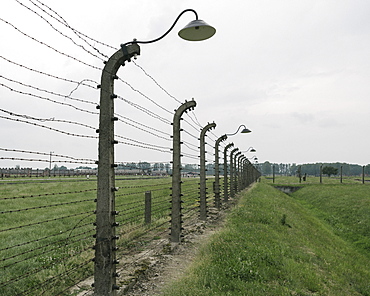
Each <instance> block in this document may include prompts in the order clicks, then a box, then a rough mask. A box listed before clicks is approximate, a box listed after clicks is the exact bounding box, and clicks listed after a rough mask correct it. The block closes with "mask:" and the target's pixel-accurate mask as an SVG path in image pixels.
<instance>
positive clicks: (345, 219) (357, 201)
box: [292, 184, 370, 256]
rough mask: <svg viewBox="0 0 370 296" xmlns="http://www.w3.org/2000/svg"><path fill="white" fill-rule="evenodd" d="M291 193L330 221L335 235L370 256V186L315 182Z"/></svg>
mask: <svg viewBox="0 0 370 296" xmlns="http://www.w3.org/2000/svg"><path fill="white" fill-rule="evenodd" d="M292 196H293V197H294V198H295V199H297V200H299V201H300V202H301V203H302V205H304V206H305V207H307V208H309V209H311V212H312V213H313V214H314V215H315V216H317V217H318V218H319V219H321V220H323V221H325V222H326V223H328V224H329V225H330V226H331V229H332V231H333V232H334V233H335V234H336V235H338V236H340V237H342V238H343V239H345V240H347V241H349V242H351V243H352V244H353V245H354V246H356V247H357V248H358V250H360V251H362V252H363V253H364V254H366V255H368V256H370V228H369V225H370V187H369V185H367V184H351V185H345V186H343V185H340V184H339V185H312V186H307V187H303V188H302V189H300V190H298V191H296V192H295V193H294V194H293V195H292Z"/></svg>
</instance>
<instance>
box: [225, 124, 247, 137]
mask: <svg viewBox="0 0 370 296" xmlns="http://www.w3.org/2000/svg"><path fill="white" fill-rule="evenodd" d="M242 127H244V128H243V129H242V131H241V132H240V133H241V134H247V133H250V132H252V131H251V130H250V129H249V128H247V127H246V126H245V125H244V124H242V125H240V126H239V127H238V129H237V131H236V132H235V133H233V134H226V135H227V136H234V135H236V134H237V133H238V132H239V130H240V128H242Z"/></svg>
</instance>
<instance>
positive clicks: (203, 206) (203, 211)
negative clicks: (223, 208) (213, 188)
mask: <svg viewBox="0 0 370 296" xmlns="http://www.w3.org/2000/svg"><path fill="white" fill-rule="evenodd" d="M215 127H216V124H215V123H214V122H212V123H208V124H207V125H206V126H205V127H204V128H202V130H201V132H200V138H199V140H200V147H199V148H200V174H199V176H200V181H199V208H200V215H199V219H200V220H203V221H205V220H207V179H206V150H205V146H206V141H205V137H206V133H207V132H208V131H209V130H211V129H213V128H215Z"/></svg>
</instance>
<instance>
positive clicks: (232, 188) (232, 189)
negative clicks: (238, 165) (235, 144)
mask: <svg viewBox="0 0 370 296" xmlns="http://www.w3.org/2000/svg"><path fill="white" fill-rule="evenodd" d="M238 150H239V148H235V149H233V150H231V152H230V196H231V197H234V196H235V183H234V182H235V177H234V175H235V161H234V153H235V152H237V151H238Z"/></svg>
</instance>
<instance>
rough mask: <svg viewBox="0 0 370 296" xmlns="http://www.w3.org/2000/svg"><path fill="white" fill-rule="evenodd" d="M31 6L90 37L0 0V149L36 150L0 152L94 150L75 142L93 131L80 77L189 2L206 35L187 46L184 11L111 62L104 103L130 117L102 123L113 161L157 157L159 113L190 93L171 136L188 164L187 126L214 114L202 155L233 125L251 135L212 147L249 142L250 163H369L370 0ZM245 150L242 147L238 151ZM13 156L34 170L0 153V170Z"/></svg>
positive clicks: (192, 139) (161, 130) (166, 128)
mask: <svg viewBox="0 0 370 296" xmlns="http://www.w3.org/2000/svg"><path fill="white" fill-rule="evenodd" d="M33 2H34V3H35V4H37V5H39V6H40V7H41V8H43V9H44V10H45V11H47V12H49V13H50V14H51V15H53V16H54V17H55V18H57V19H59V20H61V21H62V22H64V21H65V22H67V23H68V25H69V26H70V27H72V28H74V29H75V30H77V31H79V32H81V33H84V34H86V35H87V36H89V37H91V38H93V39H94V41H92V40H91V39H87V40H88V42H89V44H90V45H87V43H85V42H84V41H83V40H82V38H79V37H78V36H77V35H76V34H74V33H73V31H72V30H71V29H69V28H67V27H65V26H63V25H62V24H61V23H60V22H57V21H56V20H55V19H53V18H51V17H50V16H49V15H47V14H45V12H43V11H42V10H40V9H39V8H37V7H36V6H35V5H34V4H32V2H31V1H27V0H19V1H15V0H3V1H1V9H0V18H1V20H0V37H1V46H0V56H1V59H0V69H1V72H0V76H1V77H0V102H1V104H0V109H1V111H0V116H1V117H0V124H1V128H0V138H1V145H0V148H2V149H10V150H22V151H33V152H39V153H41V154H39V155H36V154H26V153H19V152H15V151H4V150H0V155H1V157H3V158H8V157H15V158H17V157H18V158H22V159H25V158H32V159H44V160H47V159H48V156H47V155H46V154H47V153H50V152H51V151H52V152H53V155H54V154H55V155H64V156H69V157H73V158H76V159H82V158H83V159H85V158H86V159H91V160H94V159H97V143H98V142H97V139H95V138H89V137H96V136H97V134H96V133H95V130H93V129H91V128H89V127H84V126H81V124H84V125H88V126H91V127H94V128H98V124H99V123H98V120H99V118H98V115H96V114H92V113H94V112H97V111H98V110H96V109H95V105H96V104H98V102H99V90H98V89H94V88H93V87H96V84H97V83H99V81H100V75H101V68H103V66H104V64H103V60H107V58H108V57H109V56H111V55H112V54H113V53H114V52H115V51H116V50H117V49H118V48H119V45H120V44H121V43H124V42H127V41H130V40H132V39H133V38H137V39H138V40H151V39H154V38H157V37H159V36H160V35H162V34H163V33H164V32H165V31H166V30H167V29H168V28H169V27H170V26H171V25H172V23H173V21H174V20H175V18H176V17H177V16H178V14H179V13H180V12H181V11H182V10H184V9H187V8H192V9H195V10H196V11H197V12H198V15H199V18H200V19H202V20H204V21H206V22H207V23H209V24H210V25H212V26H214V27H215V28H216V30H217V32H216V34H215V35H214V36H213V37H212V38H211V39H209V40H205V41H200V42H188V41H185V40H182V39H180V38H179V37H178V35H177V32H178V31H179V30H180V29H181V28H182V27H184V26H185V25H186V24H187V23H188V22H190V21H191V20H193V19H194V15H193V14H192V13H190V12H188V13H186V14H184V15H183V17H182V18H181V19H180V20H179V22H178V24H177V25H176V27H175V29H174V30H173V31H172V32H171V33H170V34H169V35H168V36H166V37H165V38H164V39H163V40H161V41H158V42H156V43H153V44H143V45H140V47H141V55H140V56H139V57H138V59H137V60H136V61H135V63H136V64H134V63H129V64H126V66H124V67H121V68H120V70H119V71H118V76H119V77H120V78H121V79H122V80H123V81H124V82H122V81H117V82H116V93H117V94H118V95H119V96H120V97H121V99H118V100H117V103H116V107H115V110H116V112H117V113H118V114H119V115H121V116H124V117H128V118H129V122H131V125H130V124H125V123H123V122H118V123H117V124H116V126H115V130H116V133H117V134H118V135H120V137H121V138H119V140H120V141H123V142H129V143H131V145H125V144H121V145H118V146H117V151H116V160H117V161H149V162H154V161H163V162H165V161H170V160H171V154H170V153H165V152H163V151H158V149H159V150H165V149H167V148H169V147H171V141H170V140H169V139H168V138H169V136H170V134H171V133H172V127H171V125H170V124H169V123H168V122H167V121H169V122H170V121H171V120H172V118H173V111H174V109H176V108H178V107H179V106H180V102H185V100H191V99H192V98H194V100H195V101H196V103H197V106H196V108H195V110H194V111H192V112H189V115H186V116H184V119H185V121H186V122H184V128H185V129H186V131H187V132H184V133H183V137H184V140H185V141H186V142H187V143H188V144H187V146H186V147H184V150H186V149H187V150H186V153H187V155H190V154H191V155H192V157H188V158H187V159H186V160H184V161H185V162H190V163H192V162H194V163H196V162H197V160H196V157H197V152H196V151H194V145H195V146H196V145H198V141H197V139H196V138H197V137H198V136H199V133H200V127H199V126H205V125H206V124H207V123H208V122H213V121H214V122H215V123H216V125H217V126H216V128H215V129H214V130H212V133H209V137H208V139H207V143H208V144H209V145H208V148H207V151H208V152H209V153H208V157H207V158H208V159H209V161H211V160H212V157H213V156H212V148H211V146H213V145H214V140H215V139H216V138H217V137H219V136H221V135H223V134H225V133H229V134H230V133H234V132H235V131H236V129H237V128H238V127H239V126H240V125H241V124H245V125H246V126H247V127H248V128H249V129H250V130H252V133H250V134H238V135H235V136H233V137H229V139H228V140H227V141H226V142H225V143H223V145H222V147H221V151H222V148H223V147H224V146H225V145H226V144H227V143H230V142H233V143H234V145H235V147H238V148H239V149H240V150H247V149H248V148H249V147H250V146H253V147H254V148H255V149H256V150H257V152H256V156H257V157H258V160H259V162H264V161H270V162H275V163H298V164H299V163H315V162H347V163H354V164H360V165H366V164H368V163H370V161H369V159H370V139H369V129H370V99H369V95H370V54H369V53H370V17H369V16H370V1H367V0H341V1H338V0H330V1H329V0H291V1H287V0H281V1H276V0H258V1H256V0H255V1H245V0H240V1H239V0H229V1H218V0H212V1H210V0H203V1H199V0H197V1H192V0H189V1H171V0H156V1H152V0H151V1H150V0H147V1H144V0H136V1H122V0H105V1H96V0H74V1H70V0H64V1H52V0H43V1H42V2H39V1H37V0H33ZM19 3H23V4H24V5H26V6H28V7H29V8H30V9H32V10H33V11H34V12H37V13H38V14H39V15H37V14H35V13H34V12H33V11H32V10H30V9H27V8H26V7H24V6H22V5H20V4H19ZM40 3H43V4H46V5H47V6H44V5H41V4H40ZM48 7H49V8H51V9H53V11H54V12H52V11H51V10H49V8H48ZM55 12H57V13H58V14H55ZM42 17H43V18H42ZM60 17H63V19H61V18H60ZM45 20H47V21H48V22H46V21H45ZM50 24H51V25H53V27H54V28H53V27H51V26H50ZM15 28H17V29H18V30H17V29H15ZM19 30H20V31H22V32H23V33H21V32H19ZM56 30H59V31H60V32H61V33H63V34H64V36H63V35H61V34H60V33H58V32H57V31H56ZM25 34H27V35H29V36H32V37H33V38H34V39H36V40H38V41H40V42H37V41H35V40H33V39H31V38H29V37H27V36H25ZM66 36H67V37H66ZM80 36H81V35H80ZM84 38H85V37H84ZM85 39H86V38H85ZM71 40H73V41H74V43H73V42H72V41H71ZM100 42H102V43H104V44H107V45H109V46H112V47H108V46H105V45H102V44H100ZM75 43H76V44H78V45H76V44H75ZM45 44H47V45H49V46H50V47H52V48H54V49H57V50H58V51H59V52H61V53H64V54H65V55H62V54H61V53H57V52H56V51H55V50H53V49H51V48H50V47H47V46H45ZM82 46H84V48H85V49H86V50H84V49H82ZM95 48H96V49H98V50H99V51H97V50H95ZM87 50H88V51H89V52H90V53H88V52H87ZM102 54H103V55H102ZM67 55H68V56H70V57H68V56H67ZM71 57H74V58H75V59H72V58H71ZM76 59H78V61H77V60H76ZM81 62H84V63H86V64H87V65H86V64H83V63H81ZM15 63H17V64H18V65H16V64H15ZM19 65H23V66H25V67H27V68H24V67H21V66H19ZM139 66H140V67H139ZM30 69H33V70H37V71H41V72H44V73H47V74H49V75H44V74H39V73H37V72H35V71H32V70H30ZM142 69H144V70H145V71H146V73H148V74H149V75H150V77H149V76H148V75H146V74H145V73H144V72H143V70H142ZM51 75H54V76H58V77H62V78H65V79H68V80H72V81H77V82H81V81H84V83H85V84H88V85H90V86H93V87H88V86H84V85H81V86H79V87H78V88H77V89H76V90H75V88H76V87H77V84H76V83H74V82H66V81H63V80H61V79H56V78H53V77H51ZM151 77H152V78H154V79H155V81H156V82H157V83H158V84H159V85H160V86H161V88H160V87H159V86H158V85H157V84H156V83H154V81H153V80H152V79H151ZM19 82H22V83H23V84H26V85H31V86H33V87H34V88H30V87H28V86H26V85H21V84H19ZM35 87H36V88H38V90H37V89H35ZM132 88H134V89H136V90H138V91H139V92H138V91H133V90H132ZM162 88H163V89H165V90H166V92H164V91H163V89H162ZM10 89H13V90H17V91H18V92H15V91H11V90H10ZM41 89H42V90H47V91H49V93H46V92H45V91H42V90H41ZM19 91H22V92H24V93H32V94H33V95H31V96H30V95H25V94H22V93H19ZM50 92H53V93H58V94H62V95H64V96H68V95H70V94H71V97H72V98H75V99H76V98H77V99H80V100H84V101H89V102H92V104H89V103H85V102H81V101H77V100H73V99H71V98H69V97H64V98H63V97H61V96H56V95H53V94H51V93H50ZM40 97H42V98H40ZM45 98H49V99H52V100H54V101H57V102H59V104H58V103H55V102H51V101H50V100H47V99H45ZM124 99H127V100H130V101H131V102H132V103H134V104H138V105H139V106H141V108H145V109H147V110H150V112H153V114H156V115H155V116H160V117H161V118H163V120H158V118H154V117H153V116H148V114H147V113H145V112H143V111H140V110H138V109H137V108H133V107H132V105H130V104H127V103H125V102H124V101H123V100H124ZM152 101H154V102H155V103H156V104H153V102H152ZM66 104H70V105H73V106H75V107H80V108H81V109H84V110H85V111H86V110H87V111H89V112H90V113H89V112H82V111H79V110H77V109H76V108H74V107H70V106H67V105H66ZM158 105H159V106H160V107H158ZM9 112H10V113H9ZM19 115H23V116H22V117H21V116H19ZM4 117H6V118H4ZM35 118H38V120H35ZM15 119H18V120H23V121H26V122H20V121H15ZM51 119H54V122H53V121H50V120H51ZM55 120H64V121H70V122H78V123H80V124H79V125H77V124H75V123H74V124H72V123H66V122H64V123H60V122H59V123H58V122H56V121H55ZM130 120H131V121H130ZM132 120H135V121H137V122H139V124H140V125H139V126H140V127H141V128H144V127H143V124H144V125H146V126H148V127H149V128H148V129H147V130H148V131H151V132H152V134H150V133H145V132H142V130H141V129H139V128H138V127H132V124H133V121H132ZM165 121H166V122H165ZM32 123H35V124H37V125H34V124H32ZM198 123H199V126H198V125H197V124H198ZM40 125H43V126H48V127H51V128H53V129H55V130H59V131H64V132H65V133H61V132H58V131H55V130H51V129H50V128H44V127H42V126H40ZM194 126H195V127H194ZM144 129H145V128H144ZM66 133H69V134H66ZM153 134H156V136H155V135H153ZM74 135H87V136H88V137H80V136H74ZM126 137H127V138H128V139H125V138H126ZM163 138H166V139H163ZM135 141H136V142H135ZM135 143H136V144H138V145H142V144H140V143H150V145H156V146H155V147H154V146H150V147H152V148H155V149H144V148H140V147H137V146H133V144H135ZM157 146H158V147H157ZM192 148H193V149H192ZM195 148H196V147H195ZM156 149H157V150H156ZM43 153H44V154H43ZM245 155H246V156H248V157H251V156H252V155H251V154H250V153H246V154H245ZM57 159H63V158H57V157H56V156H55V157H53V160H57ZM64 159H65V158H64ZM70 159H72V158H70ZM17 164H19V165H21V166H34V167H35V166H39V167H47V166H48V164H47V163H45V162H44V163H38V162H35V161H34V162H27V161H24V160H19V161H16V160H12V161H11V160H7V159H3V160H0V167H9V166H15V165H17ZM58 165H59V164H58ZM77 165H78V164H68V165H67V166H68V167H74V166H77Z"/></svg>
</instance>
